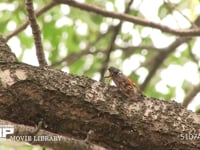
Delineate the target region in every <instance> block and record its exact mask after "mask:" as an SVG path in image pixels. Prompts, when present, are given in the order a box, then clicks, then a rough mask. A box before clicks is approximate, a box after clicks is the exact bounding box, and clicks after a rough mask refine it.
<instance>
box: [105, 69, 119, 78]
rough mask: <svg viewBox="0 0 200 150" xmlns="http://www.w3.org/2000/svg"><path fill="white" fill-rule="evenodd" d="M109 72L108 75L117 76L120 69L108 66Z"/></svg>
mask: <svg viewBox="0 0 200 150" xmlns="http://www.w3.org/2000/svg"><path fill="white" fill-rule="evenodd" d="M108 70H109V72H110V76H111V77H112V76H117V75H119V74H120V73H121V71H120V70H119V69H117V68H115V67H109V68H108Z"/></svg>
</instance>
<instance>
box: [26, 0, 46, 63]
mask: <svg viewBox="0 0 200 150" xmlns="http://www.w3.org/2000/svg"><path fill="white" fill-rule="evenodd" d="M26 9H27V12H28V18H29V23H30V26H31V29H32V33H33V37H34V42H35V47H36V55H37V58H38V62H39V64H40V66H47V62H46V59H45V55H44V49H43V46H42V39H41V36H40V34H41V32H40V28H39V25H38V24H37V21H36V17H35V13H34V8H33V2H32V0H26Z"/></svg>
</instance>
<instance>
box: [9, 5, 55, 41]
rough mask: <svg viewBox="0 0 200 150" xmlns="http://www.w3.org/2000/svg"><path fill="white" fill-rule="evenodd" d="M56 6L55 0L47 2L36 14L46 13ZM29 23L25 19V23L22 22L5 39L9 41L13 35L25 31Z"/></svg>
mask: <svg viewBox="0 0 200 150" xmlns="http://www.w3.org/2000/svg"><path fill="white" fill-rule="evenodd" d="M54 6H56V3H55V2H54V1H52V2H50V3H48V4H46V5H45V6H44V7H43V8H41V9H39V10H38V11H36V12H35V16H36V17H39V16H41V15H42V14H44V13H45V12H47V11H48V10H50V9H51V8H53V7H54ZM28 24H29V21H28V20H27V21H25V22H24V23H23V24H21V25H20V26H19V27H18V28H17V29H16V30H14V31H13V32H11V33H9V34H7V35H5V40H6V41H8V40H9V39H10V38H11V37H13V36H15V35H17V34H19V33H20V32H21V31H23V30H24V29H25V28H26V27H27V26H28Z"/></svg>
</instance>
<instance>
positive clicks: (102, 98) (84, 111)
mask: <svg viewBox="0 0 200 150" xmlns="http://www.w3.org/2000/svg"><path fill="white" fill-rule="evenodd" d="M0 89H1V90H0V119H1V120H9V121H12V122H14V123H16V124H23V125H28V126H34V125H36V124H38V122H40V121H41V120H42V121H43V122H44V123H45V124H46V126H45V127H42V129H44V130H46V131H49V132H51V134H55V133H56V134H59V135H62V136H64V137H66V138H69V137H70V139H71V140H76V139H77V140H80V141H82V143H84V144H86V145H91V144H95V145H99V146H101V147H104V148H106V149H124V150H126V149H190V150H191V149H199V148H200V142H199V140H187V139H183V137H185V135H188V134H193V135H194V134H198V129H199V127H200V123H199V116H197V115H196V114H194V113H192V112H190V111H188V110H186V109H185V108H183V107H181V105H180V104H178V103H176V102H173V101H162V100H158V99H155V98H148V97H146V96H143V95H140V96H138V97H137V99H135V100H130V99H128V98H127V97H126V96H124V95H123V93H121V92H120V91H119V90H118V89H117V88H116V87H114V86H109V85H106V84H105V83H102V82H97V81H94V80H92V79H90V78H88V77H84V76H77V75H73V74H68V73H64V72H62V71H59V70H56V69H52V68H48V67H43V68H40V67H34V66H30V65H27V64H24V63H20V62H17V59H16V57H15V55H14V54H13V53H12V52H11V51H10V49H9V47H8V46H7V45H6V43H5V41H4V40H3V38H2V37H0ZM42 129H41V131H39V133H38V134H41V132H42V133H43V130H42ZM18 130H19V131H18V134H19V133H20V130H23V128H19V129H18ZM91 133H92V134H91ZM51 144H56V143H51ZM67 144H69V143H65V144H63V145H62V146H61V147H59V149H65V148H66V146H67ZM41 145H47V146H51V145H50V144H45V143H42V144H41ZM77 145H78V144H77ZM79 146H80V147H79V148H78V149H81V144H80V145H79ZM76 148H77V147H76ZM90 148H91V147H87V148H86V147H84V148H83V147H82V149H90ZM74 149H75V148H74ZM93 149H95V148H94V147H93Z"/></svg>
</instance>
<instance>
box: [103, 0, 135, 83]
mask: <svg viewBox="0 0 200 150" xmlns="http://www.w3.org/2000/svg"><path fill="white" fill-rule="evenodd" d="M132 3H133V0H130V1H129V3H128V5H127V6H126V9H125V11H124V13H129V11H130V7H131V4H132ZM122 23H123V21H120V23H119V24H118V25H117V26H116V27H115V30H114V33H113V36H112V39H111V41H110V45H109V47H108V49H107V51H106V53H105V54H106V55H105V57H106V58H105V60H104V62H103V64H102V67H101V69H100V81H103V80H104V74H105V72H106V70H107V67H108V63H109V61H110V54H111V52H112V51H113V49H114V46H115V40H116V37H117V35H118V34H119V32H120V29H121V26H122Z"/></svg>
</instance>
